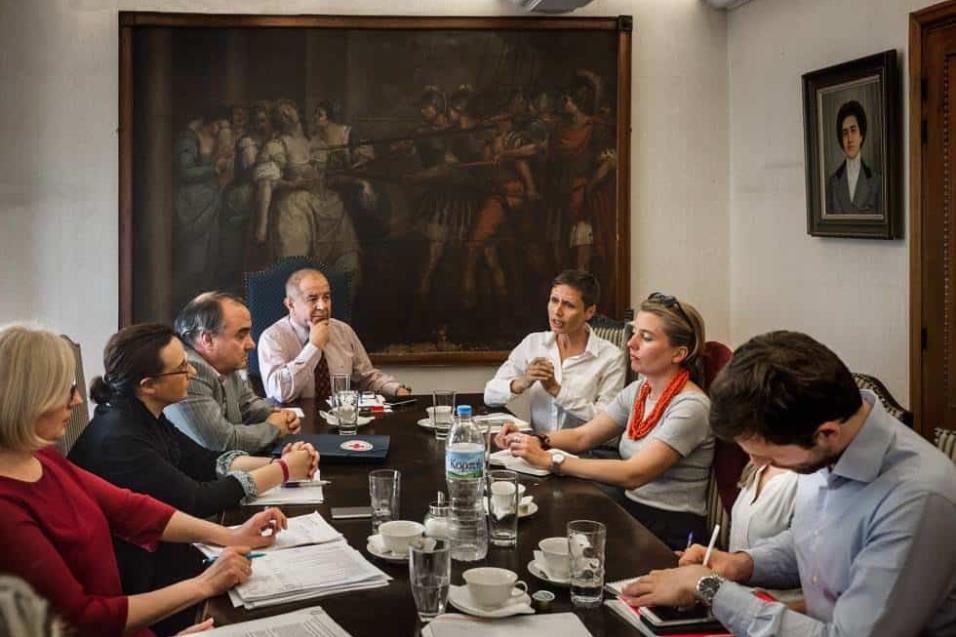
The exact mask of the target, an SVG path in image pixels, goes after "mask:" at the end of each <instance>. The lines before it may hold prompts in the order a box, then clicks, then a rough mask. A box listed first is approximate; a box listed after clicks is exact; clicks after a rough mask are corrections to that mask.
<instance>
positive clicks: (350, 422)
mask: <svg viewBox="0 0 956 637" xmlns="http://www.w3.org/2000/svg"><path fill="white" fill-rule="evenodd" d="M358 401H359V393H358V392H357V391H352V390H346V391H340V392H337V393H336V394H335V409H334V411H335V417H336V418H337V419H338V421H339V435H342V436H354V435H355V432H356V431H357V430H358V413H359V406H358Z"/></svg>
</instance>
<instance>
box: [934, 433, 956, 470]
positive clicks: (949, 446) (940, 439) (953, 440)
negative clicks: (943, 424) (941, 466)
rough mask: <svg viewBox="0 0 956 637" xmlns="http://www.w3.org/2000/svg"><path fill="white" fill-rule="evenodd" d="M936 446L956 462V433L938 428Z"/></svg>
mask: <svg viewBox="0 0 956 637" xmlns="http://www.w3.org/2000/svg"><path fill="white" fill-rule="evenodd" d="M936 446H937V447H938V448H939V450H940V451H942V452H943V453H945V454H946V455H947V456H949V457H950V459H951V460H952V461H953V462H956V431H953V430H952V429H941V428H940V427H937V428H936Z"/></svg>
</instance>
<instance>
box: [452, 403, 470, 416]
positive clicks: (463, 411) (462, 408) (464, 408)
mask: <svg viewBox="0 0 956 637" xmlns="http://www.w3.org/2000/svg"><path fill="white" fill-rule="evenodd" d="M455 413H456V414H458V417H459V418H462V417H468V418H471V405H458V407H457V408H456V409H455Z"/></svg>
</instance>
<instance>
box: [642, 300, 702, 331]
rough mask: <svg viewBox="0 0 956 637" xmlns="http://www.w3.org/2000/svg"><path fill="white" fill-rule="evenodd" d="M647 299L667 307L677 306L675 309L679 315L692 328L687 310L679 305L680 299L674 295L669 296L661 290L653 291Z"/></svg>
mask: <svg viewBox="0 0 956 637" xmlns="http://www.w3.org/2000/svg"><path fill="white" fill-rule="evenodd" d="M647 300H648V301H650V302H651V303H657V304H658V305H660V306H661V307H665V308H667V309H671V308H677V311H678V312H679V313H680V315H681V317H682V318H683V319H684V320H685V321H687V325H689V326H690V328H691V329H692V330H693V329H694V323H693V321H691V320H690V316H688V315H687V312H685V311H684V308H682V307H681V304H680V301H678V300H677V297H676V296H671V295H669V294H664V293H662V292H654V293H653V294H651V295H650V296H648V297H647Z"/></svg>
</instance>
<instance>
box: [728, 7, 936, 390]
mask: <svg viewBox="0 0 956 637" xmlns="http://www.w3.org/2000/svg"><path fill="white" fill-rule="evenodd" d="M929 4H931V3H930V2H926V1H925V0H922V1H917V0H880V1H879V2H873V1H872V0H795V1H792V2H781V1H779V0H778V1H776V2H775V1H772V0H759V1H758V2H751V3H749V4H747V5H744V6H743V7H741V8H740V9H737V10H736V11H733V12H731V13H730V14H729V19H728V59H729V70H730V80H729V82H730V84H729V86H730V88H729V93H730V204H729V205H730V235H729V236H730V251H729V254H730V300H731V305H730V317H731V334H732V340H733V341H734V343H736V344H739V343H741V342H743V341H744V340H746V339H747V338H749V337H750V336H752V335H754V334H758V333H760V332H764V331H767V330H771V329H780V328H789V329H796V330H801V331H804V332H807V333H809V334H811V335H813V336H815V337H816V338H818V339H819V340H821V341H822V342H824V343H826V344H827V345H829V346H830V347H831V348H833V349H834V350H835V351H836V352H837V353H838V354H839V355H840V356H841V357H842V358H843V360H845V361H846V362H847V364H848V365H849V366H850V367H851V369H853V370H856V371H861V372H867V373H871V374H874V375H876V376H878V377H879V378H880V379H882V380H883V381H884V382H885V383H886V384H887V385H888V386H889V388H890V391H891V392H892V393H893V394H894V395H895V396H896V397H897V399H898V400H900V401H901V402H902V403H903V404H904V405H908V404H909V380H908V373H909V371H908V370H909V363H908V360H909V349H908V347H909V346H908V343H909V341H908V339H909V336H908V335H909V331H908V330H909V316H908V311H909V297H908V293H909V242H908V239H904V240H901V241H873V240H861V239H829V238H828V239H824V238H816V237H810V236H808V235H807V234H806V193H805V181H804V156H803V106H802V104H803V102H802V97H801V95H802V94H801V90H802V89H801V79H800V78H801V75H802V74H804V73H806V72H809V71H813V70H816V69H819V68H823V67H827V66H830V65H833V64H838V63H840V62H845V61H848V60H852V59H855V58H858V57H863V56H866V55H870V54H873V53H879V52H880V51H884V50H886V49H893V48H895V49H896V50H897V51H898V54H899V61H900V68H901V70H902V73H901V84H900V86H901V91H902V94H903V104H904V106H903V118H902V122H903V124H902V126H903V129H902V130H903V135H902V139H900V140H899V141H900V144H901V145H902V146H901V148H902V151H903V161H902V165H903V167H904V173H905V174H904V176H903V179H902V180H901V186H902V187H903V189H904V195H905V196H904V202H906V203H905V205H904V209H906V208H908V202H909V197H908V183H909V176H908V175H909V167H908V165H907V161H906V159H905V157H906V150H907V148H908V144H909V142H908V134H907V131H906V125H905V122H906V118H907V117H908V112H909V108H908V104H906V101H907V100H906V99H905V98H906V92H907V90H908V89H907V87H908V80H907V73H906V68H907V64H908V61H907V58H906V51H907V47H908V14H909V13H910V12H911V11H915V10H917V9H919V8H922V7H924V6H928V5H929ZM906 223H907V230H906V232H908V216H907V221H906Z"/></svg>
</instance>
